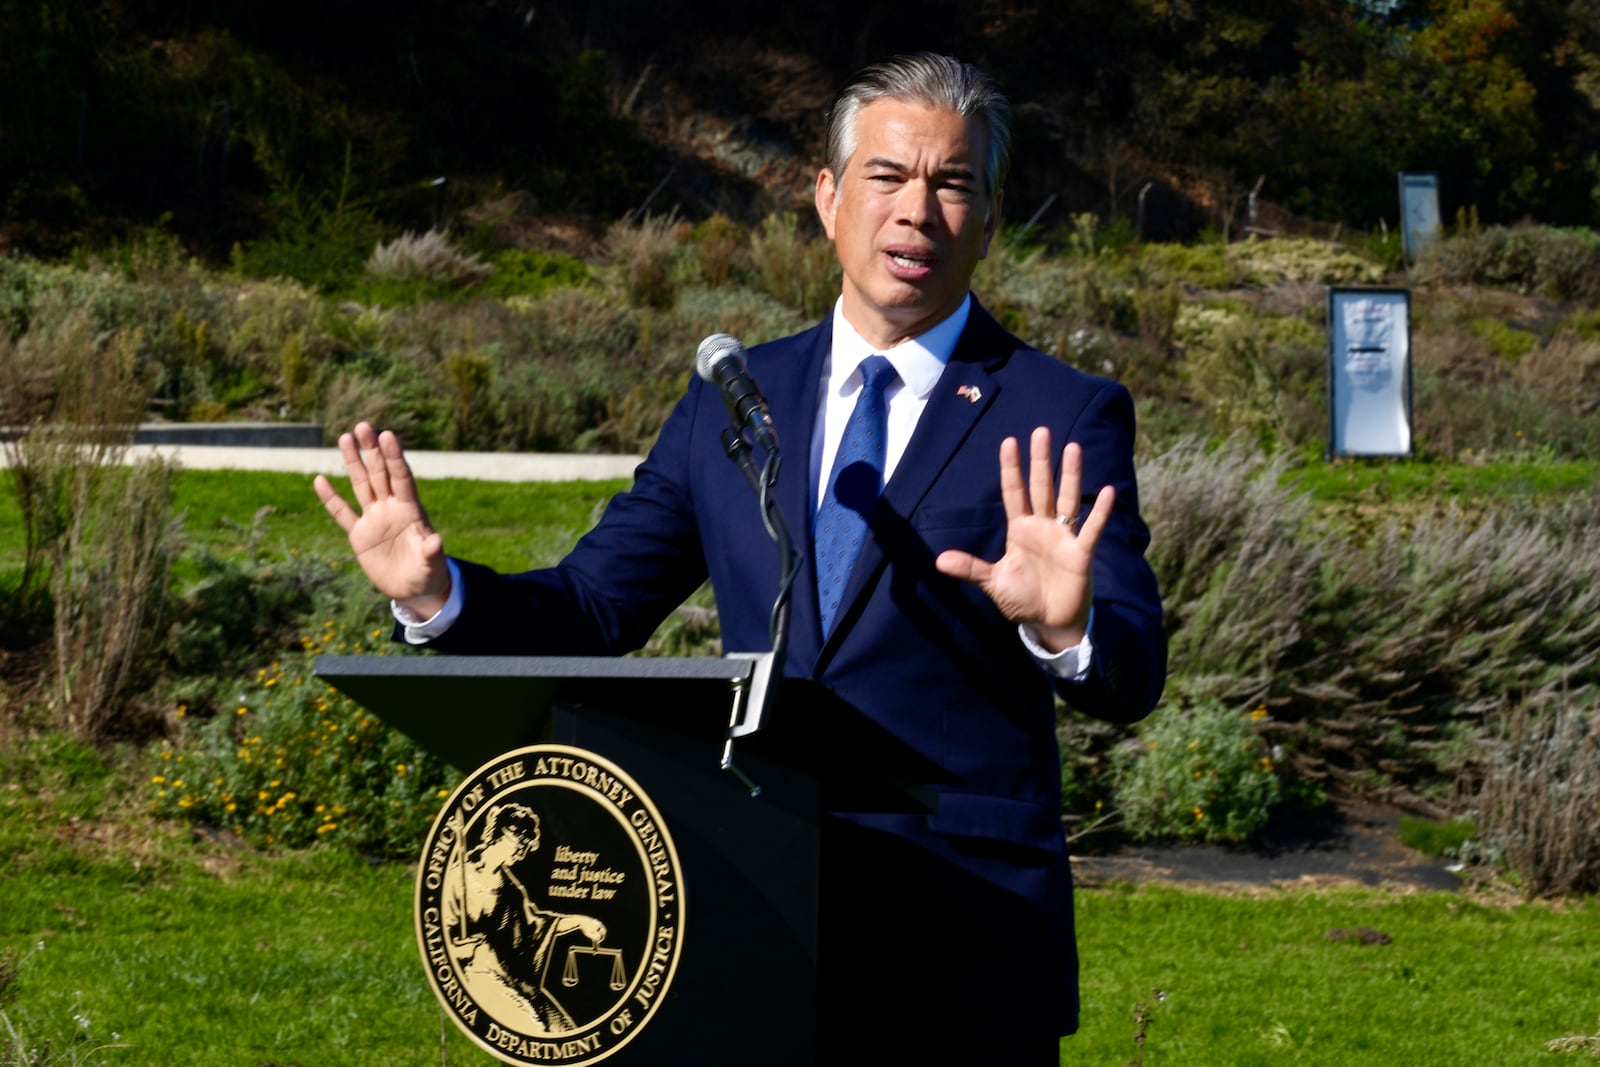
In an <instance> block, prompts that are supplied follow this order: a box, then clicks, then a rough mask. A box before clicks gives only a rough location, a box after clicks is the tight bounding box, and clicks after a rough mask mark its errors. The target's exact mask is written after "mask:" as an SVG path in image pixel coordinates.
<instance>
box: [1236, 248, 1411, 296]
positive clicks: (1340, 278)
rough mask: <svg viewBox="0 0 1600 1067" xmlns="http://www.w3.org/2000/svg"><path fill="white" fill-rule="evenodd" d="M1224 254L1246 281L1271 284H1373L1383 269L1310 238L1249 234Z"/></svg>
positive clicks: (1382, 276) (1377, 281) (1379, 277)
mask: <svg viewBox="0 0 1600 1067" xmlns="http://www.w3.org/2000/svg"><path fill="white" fill-rule="evenodd" d="M1226 254H1227V257H1228V259H1229V260H1230V261H1232V263H1233V264H1234V267H1235V270H1236V271H1238V273H1239V274H1241V275H1242V276H1243V277H1244V278H1245V279H1246V280H1247V281H1250V282H1254V283H1256V284H1264V285H1273V284H1276V283H1277V282H1280V281H1285V280H1287V281H1291V282H1317V283H1320V284H1323V285H1350V284H1361V285H1376V284H1378V283H1379V282H1382V281H1383V279H1384V270H1383V268H1382V267H1381V266H1379V265H1377V264H1375V263H1373V262H1371V261H1370V260H1368V259H1366V258H1364V257H1362V256H1358V255H1356V254H1354V253H1352V252H1347V251H1345V250H1344V249H1343V248H1341V247H1339V246H1338V245H1337V244H1333V243H1331V242H1329V241H1318V240H1315V239H1313V238H1310V237H1273V238H1268V239H1262V238H1257V237H1251V238H1250V239H1248V240H1245V241H1239V242H1236V243H1234V244H1230V245H1228V246H1227V250H1226Z"/></svg>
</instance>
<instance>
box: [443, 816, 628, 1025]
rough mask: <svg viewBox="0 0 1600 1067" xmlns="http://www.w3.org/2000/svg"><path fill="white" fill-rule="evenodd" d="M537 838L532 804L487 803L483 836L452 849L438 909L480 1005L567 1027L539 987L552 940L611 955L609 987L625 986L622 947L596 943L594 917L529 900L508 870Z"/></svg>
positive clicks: (599, 933) (565, 979)
mask: <svg viewBox="0 0 1600 1067" xmlns="http://www.w3.org/2000/svg"><path fill="white" fill-rule="evenodd" d="M459 836H464V835H458V837H459ZM539 840H540V837H539V816H538V813H537V812H535V811H534V810H533V809H532V808H530V807H528V806H527V805H525V804H518V803H515V802H512V803H506V804H498V805H496V806H494V807H492V808H490V809H489V812H488V814H487V816H486V817H485V819H484V829H483V838H482V841H481V842H480V843H479V844H478V845H477V846H476V847H475V848H473V849H472V850H471V851H469V852H463V850H462V849H461V847H460V846H459V845H458V847H457V848H456V849H455V850H454V852H453V853H452V855H451V861H450V868H449V871H448V873H447V874H446V876H445V885H446V887H447V888H446V890H445V894H444V898H443V905H444V906H443V908H442V911H443V915H444V920H445V929H446V931H447V933H446V937H447V939H448V940H449V942H450V955H451V956H452V958H454V959H455V961H456V963H457V966H458V967H459V973H460V975H461V983H462V985H464V986H466V987H467V990H468V992H470V993H471V994H472V998H473V999H474V1000H476V1001H477V1002H478V1004H479V1006H481V1007H483V1008H485V1009H487V1010H488V1011H489V1012H490V1014H492V1015H495V1016H497V1017H501V1018H506V1019H508V1020H510V1019H515V1018H516V1017H517V1016H519V1015H525V1016H526V1018H527V1021H528V1022H529V1023H530V1024H531V1028H532V1029H533V1030H534V1031H535V1032H541V1033H545V1034H562V1033H570V1032H571V1031H573V1030H575V1029H577V1024H576V1023H575V1022H574V1021H573V1018H572V1015H571V1014H570V1013H569V1012H568V1011H567V1010H566V1008H564V1007H562V1005H561V1004H560V1002H559V1001H557V1000H556V998H555V997H554V996H552V995H551V993H550V992H549V991H548V990H547V989H546V987H545V977H546V972H547V971H548V969H549V963H550V959H551V952H552V949H553V948H554V946H555V945H556V942H557V941H558V940H560V939H562V938H563V937H564V936H565V935H568V934H577V935H579V936H581V937H584V938H587V939H588V941H589V943H590V945H591V947H590V948H589V949H588V950H587V951H588V952H590V953H595V954H598V953H600V952H602V951H604V952H606V953H608V954H609V955H611V956H612V957H613V959H614V967H613V972H614V974H615V976H616V979H615V980H613V981H612V982H610V983H608V984H609V985H610V987H611V989H612V990H613V991H620V990H621V989H623V988H624V987H625V986H626V982H625V981H622V980H620V979H621V978H622V977H623V970H622V953H621V952H620V950H617V949H609V950H602V949H600V944H601V942H603V941H604V940H605V937H606V927H605V923H603V922H601V921H600V920H599V919H596V918H594V917H592V916H589V915H572V914H563V913H561V912H556V911H551V910H547V909H545V908H542V907H540V906H539V905H538V904H537V903H535V901H534V899H533V896H532V894H530V893H529V892H528V889H527V887H526V886H525V885H523V883H522V881H521V880H520V879H518V877H517V875H516V873H515V870H514V869H515V867H516V865H517V864H518V863H519V862H521V861H522V860H523V859H525V858H527V857H528V856H529V855H531V854H532V853H534V852H536V851H537V850H538V848H539ZM578 951H580V950H579V948H578V946H576V945H573V946H571V947H570V948H569V949H568V955H567V962H566V966H565V968H564V969H563V971H562V985H564V986H566V987H568V988H573V987H576V986H577V985H579V983H580V981H581V976H580V974H579V970H578V967H577V965H576V956H575V955H574V953H576V952H578Z"/></svg>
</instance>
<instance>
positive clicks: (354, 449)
mask: <svg viewBox="0 0 1600 1067" xmlns="http://www.w3.org/2000/svg"><path fill="white" fill-rule="evenodd" d="M339 455H341V456H343V457H344V468H345V470H346V471H347V472H348V473H349V475H350V493H351V495H352V496H354V497H355V498H356V503H357V504H360V505H361V507H362V508H363V509H365V508H366V506H367V505H368V504H370V503H372V483H371V482H369V481H368V480H367V465H366V464H365V463H363V462H362V461H361V447H360V446H359V445H358V444H357V443H356V438H355V435H354V434H348V433H342V434H340V435H339Z"/></svg>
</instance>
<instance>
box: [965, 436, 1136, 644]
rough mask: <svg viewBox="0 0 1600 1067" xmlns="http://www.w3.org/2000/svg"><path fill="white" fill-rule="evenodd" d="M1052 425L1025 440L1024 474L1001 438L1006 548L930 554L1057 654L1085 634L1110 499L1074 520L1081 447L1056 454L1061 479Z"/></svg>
mask: <svg viewBox="0 0 1600 1067" xmlns="http://www.w3.org/2000/svg"><path fill="white" fill-rule="evenodd" d="M1050 451H1051V449H1050V431H1049V430H1048V429H1047V428H1045V427H1043V426H1041V427H1039V428H1038V429H1036V430H1034V431H1033V437H1032V439H1031V440H1030V442H1029V456H1028V477H1027V479H1026V481H1024V479H1023V475H1022V459H1021V449H1020V447H1019V446H1018V444H1017V439H1016V438H1015V437H1008V438H1006V439H1005V440H1004V441H1002V442H1001V444H1000V496H1001V499H1002V501H1003V502H1004V504H1005V509H1006V550H1005V554H1004V555H1002V556H1001V557H1000V558H999V559H998V560H996V561H995V562H993V563H988V562H985V561H984V560H981V559H979V558H978V557H977V556H974V555H972V554H971V553H970V552H962V551H959V550H956V549H952V550H950V551H948V552H941V553H940V554H939V558H938V559H937V560H935V566H937V567H938V568H939V570H940V572H941V573H943V574H948V575H950V576H951V577H952V578H959V579H961V580H962V581H967V582H973V583H975V584H976V585H978V586H979V587H980V588H981V589H982V590H983V591H984V592H985V593H987V594H988V595H989V599H991V600H993V601H994V603H995V606H996V607H998V608H999V609H1000V612H1001V614H1003V615H1005V617H1006V618H1008V619H1010V620H1011V621H1012V622H1015V623H1021V624H1024V625H1027V626H1028V627H1030V628H1031V629H1032V630H1033V632H1034V634H1035V636H1036V638H1037V640H1038V641H1039V643H1040V644H1041V645H1043V646H1044V647H1045V648H1046V649H1048V650H1050V651H1052V652H1059V651H1061V650H1063V649H1067V648H1071V647H1072V646H1074V645H1076V644H1077V643H1078V642H1080V641H1082V640H1083V636H1084V633H1085V631H1086V630H1087V629H1088V626H1089V606H1090V604H1091V603H1093V601H1094V569H1093V564H1094V549H1095V545H1096V544H1098V543H1099V540H1100V533H1101V531H1102V530H1104V529H1105V525H1106V520H1108V519H1109V518H1110V517H1111V508H1112V505H1113V504H1114V503H1115V502H1116V490H1115V489H1113V488H1112V487H1111V486H1109V485H1108V486H1106V487H1105V488H1103V489H1101V490H1100V493H1099V495H1098V496H1097V497H1096V498H1095V502H1094V508H1093V509H1092V510H1091V511H1090V512H1089V514H1088V515H1087V516H1085V517H1084V518H1083V519H1082V521H1081V522H1080V521H1079V520H1078V510H1079V507H1080V501H1081V497H1080V495H1079V494H1080V485H1081V483H1082V479H1083V450H1082V449H1081V448H1080V447H1079V446H1078V445H1077V444H1076V443H1070V444H1068V445H1067V447H1066V448H1064V449H1062V452H1061V484H1060V486H1059V488H1058V487H1057V486H1056V484H1055V478H1054V476H1053V475H1052V473H1051V469H1050Z"/></svg>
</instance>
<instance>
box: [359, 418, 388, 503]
mask: <svg viewBox="0 0 1600 1067" xmlns="http://www.w3.org/2000/svg"><path fill="white" fill-rule="evenodd" d="M383 432H384V433H388V432H389V431H388V430H385V431H383ZM356 440H357V441H358V442H359V443H360V445H361V460H362V462H363V463H365V464H366V468H367V480H368V481H369V482H371V483H372V497H373V499H374V500H381V499H383V498H384V497H387V496H389V495H390V493H389V467H388V464H387V462H386V461H385V460H384V458H383V449H382V447H381V438H380V436H379V434H378V432H377V431H376V430H374V429H373V428H372V424H371V423H366V422H358V423H356Z"/></svg>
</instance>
